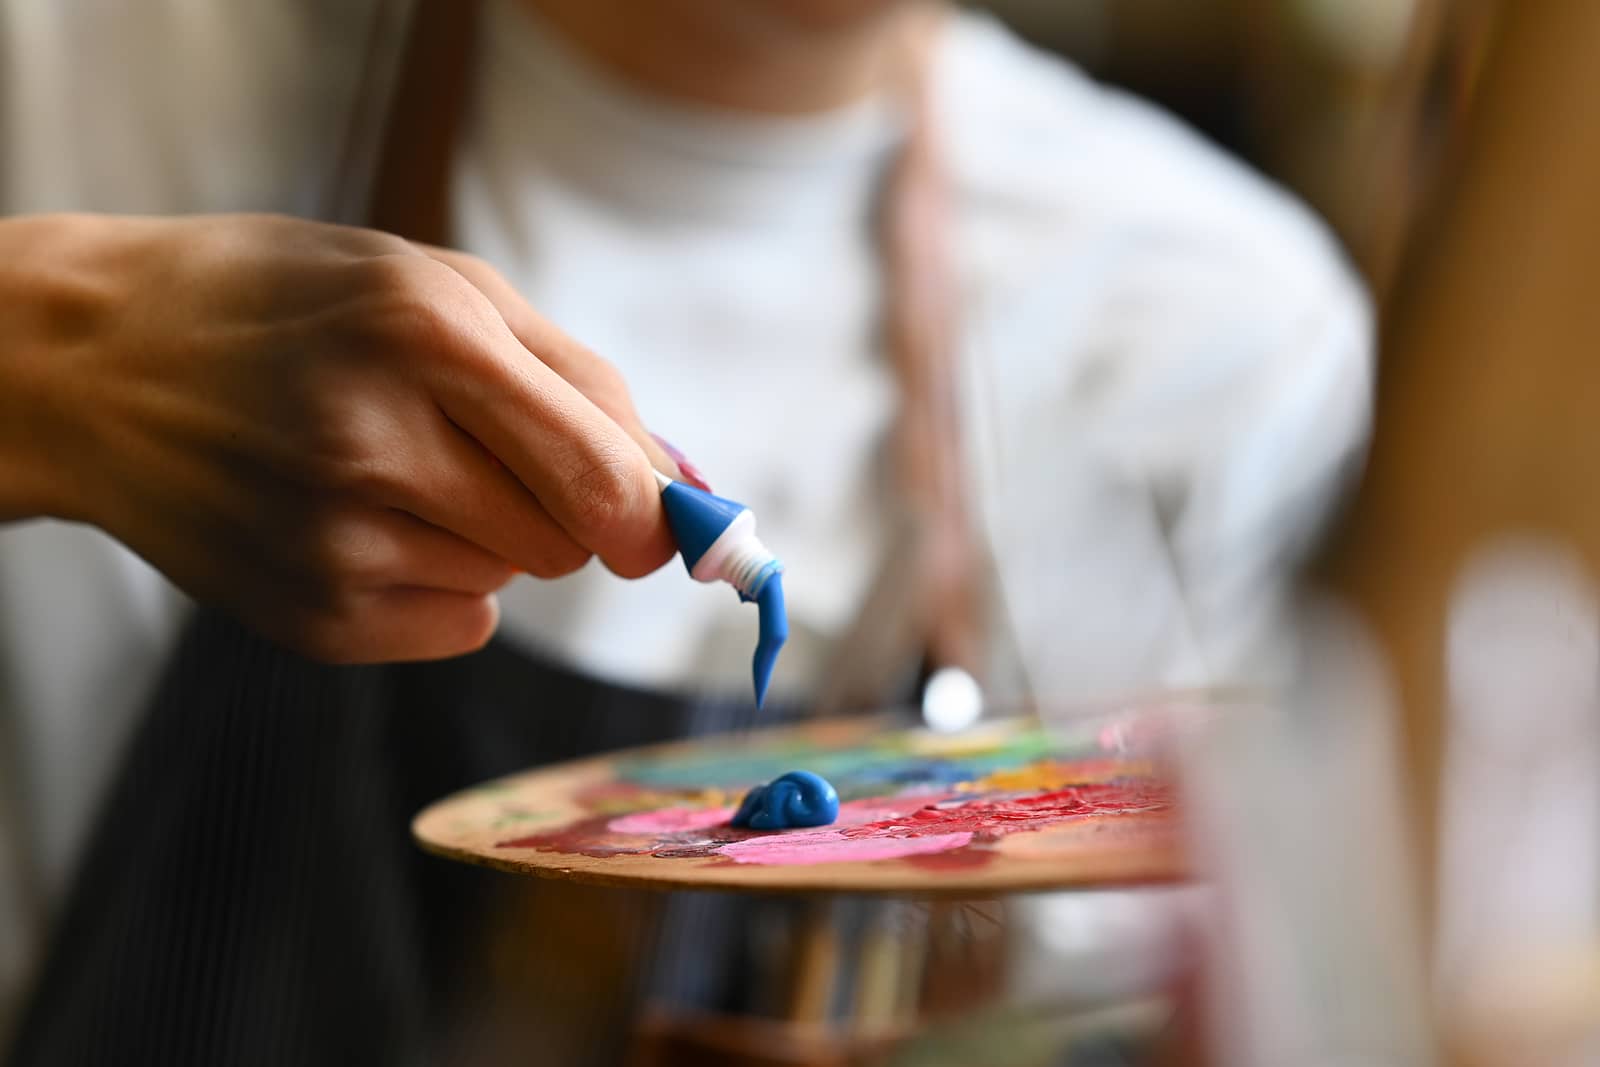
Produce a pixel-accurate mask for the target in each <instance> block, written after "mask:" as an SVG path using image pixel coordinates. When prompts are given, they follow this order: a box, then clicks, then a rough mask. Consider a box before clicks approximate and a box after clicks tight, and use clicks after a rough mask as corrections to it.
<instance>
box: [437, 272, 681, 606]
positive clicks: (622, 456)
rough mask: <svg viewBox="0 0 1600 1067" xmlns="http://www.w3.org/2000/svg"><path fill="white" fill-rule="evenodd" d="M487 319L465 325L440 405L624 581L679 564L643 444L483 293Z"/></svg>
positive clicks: (443, 377)
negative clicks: (535, 349) (541, 354)
mask: <svg viewBox="0 0 1600 1067" xmlns="http://www.w3.org/2000/svg"><path fill="white" fill-rule="evenodd" d="M467 288H469V289H471V294H470V295H469V296H467V297H466V299H468V300H469V301H471V300H474V299H475V300H476V301H477V302H481V304H482V305H483V306H482V307H480V308H479V309H478V310H479V312H480V313H479V314H476V315H472V316H464V317H459V318H457V319H456V321H457V323H458V329H460V336H459V337H458V338H457V341H458V344H457V346H456V347H458V348H459V349H460V355H462V356H463V357H464V358H461V359H456V360H451V361H447V363H446V364H444V365H442V366H448V368H449V369H448V372H447V373H441V374H440V375H438V379H439V380H437V381H436V382H435V383H434V397H435V401H436V403H438V404H439V407H440V409H441V410H442V411H443V412H444V413H445V415H446V416H447V417H448V418H449V419H450V420H451V421H452V422H454V423H455V424H456V425H457V426H459V427H461V429H462V430H464V431H465V432H467V433H469V434H471V435H472V436H473V437H474V438H476V439H477V440H478V441H479V442H480V443H481V444H483V445H484V446H485V447H486V448H488V449H489V451H490V452H492V453H494V455H495V456H496V457H497V458H498V459H499V460H500V461H501V462H502V463H504V464H505V465H506V467H507V468H509V469H510V470H511V472H512V473H513V474H515V475H516V477H517V479H518V480H519V481H521V482H522V484H523V485H525V486H527V488H528V489H529V490H530V491H532V493H533V494H534V495H535V496H536V497H537V498H538V500H539V503H540V504H541V505H542V506H543V507H544V509H545V511H546V512H548V513H549V515H550V516H551V517H552V518H553V519H555V520H556V522H557V523H558V524H560V526H561V527H562V529H564V530H565V531H566V532H567V534H568V535H569V536H570V537H571V538H572V539H573V540H574V541H576V542H577V543H578V544H579V545H581V546H583V547H584V548H585V549H587V550H589V551H590V552H593V553H594V554H595V555H597V556H599V557H600V558H601V560H602V561H604V563H605V564H606V566H607V567H609V568H610V569H611V570H613V571H615V572H616V573H618V574H620V575H622V576H624V577H638V576H640V575H643V574H648V573H649V572H651V571H653V570H655V569H656V568H658V567H660V566H661V565H662V564H663V563H665V562H666V561H667V560H669V559H671V558H672V555H673V553H674V552H675V551H676V547H675V546H674V544H673V541H672V534H671V532H670V531H669V529H668V528H667V522H666V515H665V513H664V512H663V510H662V507H661V495H660V491H659V489H658V488H657V485H656V479H655V472H654V468H653V467H652V466H651V463H650V460H649V459H648V458H647V457H646V455H645V453H644V450H643V449H642V448H641V447H640V445H639V444H638V443H637V442H636V441H634V439H633V438H632V437H630V436H629V435H628V434H627V433H626V432H625V431H624V430H623V429H622V427H621V426H619V425H618V424H617V423H616V422H615V421H614V420H613V419H612V418H611V417H610V416H608V415H607V414H606V413H605V412H603V411H601V410H600V409H599V408H598V407H597V406H595V404H594V403H593V402H592V401H590V400H589V399H588V398H587V397H586V396H584V395H583V393H582V392H580V391H579V390H578V389H577V388H576V387H575V386H573V385H572V384H571V383H570V382H568V381H567V380H566V379H564V378H563V377H562V376H561V375H560V374H558V373H556V371H555V370H553V369H552V368H551V367H549V366H547V365H546V364H545V363H543V362H542V361H541V360H539V359H537V358H535V357H534V356H533V355H532V354H531V353H530V352H529V351H528V350H527V349H526V348H525V347H524V346H523V345H522V344H521V342H520V341H518V339H517V338H516V337H515V336H514V335H513V334H512V332H511V330H510V328H509V327H508V326H507V325H506V323H505V321H504V320H503V319H502V318H501V317H500V315H499V314H498V312H496V311H495V310H494V309H493V307H492V305H490V304H489V301H488V299H487V297H485V296H484V295H483V294H482V293H480V292H479V291H478V290H477V289H476V288H473V287H471V286H467Z"/></svg>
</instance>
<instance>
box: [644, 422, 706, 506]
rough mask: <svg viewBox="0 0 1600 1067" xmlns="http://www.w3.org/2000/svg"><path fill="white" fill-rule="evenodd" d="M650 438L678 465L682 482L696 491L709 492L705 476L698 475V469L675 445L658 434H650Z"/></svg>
mask: <svg viewBox="0 0 1600 1067" xmlns="http://www.w3.org/2000/svg"><path fill="white" fill-rule="evenodd" d="M650 436H651V437H652V438H654V439H655V442H656V444H658V445H660V446H661V450H662V451H663V452H665V453H666V454H667V455H669V456H671V457H672V462H674V463H676V464H677V465H678V471H679V472H680V473H681V474H682V475H683V480H684V481H686V482H688V483H689V484H690V485H692V486H694V487H695V488H696V489H704V490H705V491H706V492H708V493H709V492H711V486H709V485H707V484H706V479H705V475H703V474H701V473H700V468H698V467H696V466H695V465H694V464H693V463H690V462H689V457H688V456H685V455H684V454H683V453H682V452H679V451H678V446H677V445H675V444H673V443H672V442H671V441H668V440H667V439H666V438H665V437H662V436H661V435H660V434H658V433H652V434H651V435H650Z"/></svg>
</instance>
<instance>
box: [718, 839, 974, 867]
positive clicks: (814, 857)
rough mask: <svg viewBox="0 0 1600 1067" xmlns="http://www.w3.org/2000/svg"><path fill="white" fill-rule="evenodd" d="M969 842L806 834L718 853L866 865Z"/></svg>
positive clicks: (794, 862) (743, 859) (788, 862)
mask: <svg viewBox="0 0 1600 1067" xmlns="http://www.w3.org/2000/svg"><path fill="white" fill-rule="evenodd" d="M971 842H972V835H971V834H970V833H960V834H933V835H929V836H927V837H846V836H844V833H843V831H840V830H805V831H800V832H798V833H786V834H785V833H780V834H769V835H767V836H765V837H752V838H750V839H748V840H745V841H734V842H731V843H729V844H726V845H723V846H722V847H721V848H719V849H717V851H718V852H719V853H721V854H722V855H724V856H727V857H728V858H729V859H731V860H733V861H734V862H735V863H760V864H764V865H766V866H769V867H806V866H810V865H812V864H815V863H866V862H869V861H872V860H897V859H903V858H905V857H906V856H926V855H928V854H929V853H932V852H948V851H949V850H950V849H953V848H962V847H964V846H966V845H968V844H970V843H971Z"/></svg>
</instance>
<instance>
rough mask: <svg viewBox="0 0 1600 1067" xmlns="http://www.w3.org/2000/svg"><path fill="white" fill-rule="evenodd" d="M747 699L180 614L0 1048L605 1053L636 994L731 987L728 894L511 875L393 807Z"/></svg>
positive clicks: (624, 1037)
mask: <svg viewBox="0 0 1600 1067" xmlns="http://www.w3.org/2000/svg"><path fill="white" fill-rule="evenodd" d="M753 714H754V712H753V709H752V708H751V706H750V705H749V703H748V702H744V701H739V702H736V703H720V704H719V703H715V702H704V703H690V702H686V701H680V700H675V699H671V698H668V697H664V696H662V695H659V694H655V693H650V692H645V691H641V690H634V689H628V688H623V687H620V686H615V685H609V684H604V683H600V682H597V681H594V680H592V679H587V678H584V677H581V676H579V675H577V674H574V673H572V672H570V671H567V670H564V669H562V668H559V667H555V666H552V665H550V664H548V663H544V662H541V661H539V660H537V659H535V658H534V657H532V656H530V655H527V654H526V653H524V652H523V651H521V650H520V649H518V648H516V647H513V645H512V644H511V643H510V642H507V641H504V640H498V639H497V640H496V641H495V642H494V643H493V644H491V645H490V646H489V647H488V648H486V649H485V650H483V651H482V652H479V653H477V654H475V655H471V656H466V657H463V658H460V659H454V660H448V661H444V662H438V663H426V664H397V665H386V666H368V667H329V666H325V665H321V664H316V663H312V662H310V661H308V660H305V659H303V658H301V657H299V656H296V655H293V654H291V653H289V652H286V651H284V650H282V649H280V648H278V647H276V646H274V645H272V644H270V643H268V642H266V641H264V640H262V639H260V638H258V637H255V636H253V635H252V634H250V633H248V632H247V631H245V630H244V629H242V628H241V627H239V626H238V625H237V624H235V623H233V622H231V621H229V620H227V619H225V618H223V617H221V616H219V615H215V614H202V615H201V616H199V617H198V618H197V619H196V620H195V622H194V623H193V624H192V625H191V626H190V628H189V630H188V631H187V633H186V635H185V637H184V639H183V642H182V644H181V647H180V649H179V651H178V653H177V656H176V658H175V659H174V661H173V663H172V665H171V667H170V669H169V670H168V671H167V673H166V675H165V677H164V679H163V681H162V683H161V685H160V687H159V690H158V693H157V696H156V699H155V702H154V704H153V706H152V707H151V709H150V712H149V714H148V715H147V716H146V717H145V719H144V721H143V723H142V725H141V728H140V729H139V731H138V733H137V734H136V735H135V737H134V739H133V742H132V746H131V748H130V750H129V752H128V755H127V759H126V761H125V764H124V767H123V769H122V773H121V775H120V777H119V778H118V779H117V781H116V783H115V785H114V787H113V789H112V791H111V792H110V794H109V795H108V798H107V803H106V805H105V808H104V810H103V812H102V815H101V818H100V820H99V823H98V825H97V827H96V829H95V832H94V833H93V835H92V837H91V839H90V842H89V845H88V848H87V850H86V852H85V854H84V857H83V861H82V863H81V865H80V867H79V870H78V873H77V878H76V882H75V884H74V887H73V889H72V892H71V894H70V897H69V899H68V901H67V904H66V907H65V908H64V910H63V911H62V913H61V915H60V921H59V925H58V926H57V928H56V930H55V932H54V938H53V943H52V944H51V946H50V951H49V953H48V956H47V960H48V962H47V964H46V966H45V968H44V970H43V972H42V974H41V975H40V981H39V982H38V983H37V986H36V988H35V990H34V992H33V996H32V1000H31V1003H30V1005H29V1006H28V1008H27V1010H26V1011H25V1012H24V1016H23V1022H22V1025H21V1028H20V1030H19V1032H18V1035H17V1039H16V1042H15V1045H14V1047H13V1050H12V1053H11V1059H10V1062H11V1063H12V1064H13V1065H15V1067H36V1065H37V1067H46V1065H48V1067H71V1065H77V1064H95V1065H99V1064H142V1063H151V1064H164V1065H181V1064H241V1065H242V1064H262V1065H267V1064H273V1065H282V1064H296V1065H312V1064H364V1063H372V1064H411V1063H417V1064H424V1063H426V1064H434V1063H445V1062H458V1063H503V1062H515V1063H552V1064H562V1065H566V1064H582V1063H597V1064H598V1063H614V1062H617V1061H618V1060H619V1059H620V1058H621V1057H622V1056H623V1054H624V1050H625V1047H626V1044H627V1041H628V1034H629V1031H630V1030H631V1029H632V1022H633V1020H634V1018H635V1016H636V1015H637V1009H638V1007H639V1006H640V1005H641V1004H642V1003H643V1002H644V1000H645V999H646V998H649V999H650V1000H652V1001H661V1000H665V1001H668V1002H670V1003H672V1004H674V1005H676V1006H678V1007H688V1008H744V1007H748V1006H749V1001H750V997H749V996H748V995H746V994H747V993H748V984H747V983H746V982H745V981H744V979H743V978H741V974H740V971H741V962H740V961H741V957H742V951H741V946H744V945H746V943H747V941H746V939H745V938H743V937H741V936H740V927H741V925H742V924H744V923H747V922H749V921H751V915H750V912H749V911H748V908H749V907H751V906H753V904H754V902H753V901H749V900H745V899H743V898H738V897H733V896H727V895H714V896H697V897H694V898H690V897H678V898H667V897H662V896H658V895H652V894H646V893H640V892H632V891H623V890H600V889H594V888H575V887H563V886H559V885H555V884H549V883H539V882H535V881H534V880H532V879H524V878H519V877H515V876H510V875H505V874H500V873H496V872H491V871H487V870H483V869H479V868H474V867H468V866H464V865H460V864H456V863H451V862H447V861H444V860H441V859H437V858H435V857H432V856H429V855H426V854H424V853H423V852H421V851H420V850H419V849H418V848H417V847H416V846H415V845H414V844H413V843H412V841H411V838H410V834H409V829H408V828H409V824H410V820H411V818H412V816H413V815H414V814H415V813H416V812H417V811H418V810H419V809H420V808H422V807H423V806H425V805H426V804H428V803H429V802H431V801H433V800H435V799H437V798H439V797H441V796H443V795H445V794H447V793H450V792H452V791H455V790H458V789H461V788H463V787H465V786H468V785H471V784H473V783H476V782H479V781H482V780H484V779H486V778H491V777H495V776H498V775H502V774H506V773H510V772H512V771H515V770H519V769H522V768H525V767H528V766H533V765H537V764H543V763H550V762H554V761H558V760H564V759H571V758H575V757H580V756H587V755H592V754H595V753H598V752H601V751H604V750H607V749H612V748H617V747H621V746H627V745H635V744H645V743H649V742H655V741H662V740H668V739H672V738H678V737H682V736H685V735H693V734H700V733H705V732H708V731H717V730H726V729H737V728H740V727H742V726H745V725H747V724H748V723H749V720H750V719H751V717H752V716H753ZM761 714H762V719H763V721H764V722H765V721H776V719H778V718H782V717H786V716H785V715H784V713H783V712H782V711H775V710H774V709H771V708H769V709H768V710H767V711H764V712H762V713H761ZM575 955H576V956H578V957H580V958H579V959H577V960H576V961H574V959H573V958H572V957H573V956H575ZM535 1038H537V1041H538V1044H535V1045H532V1046H529V1045H527V1044H524V1042H525V1041H531V1040H534V1039H535ZM518 1049H520V1054H517V1050H518Z"/></svg>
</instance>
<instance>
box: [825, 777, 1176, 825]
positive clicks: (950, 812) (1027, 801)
mask: <svg viewBox="0 0 1600 1067" xmlns="http://www.w3.org/2000/svg"><path fill="white" fill-rule="evenodd" d="M1171 803H1172V790H1171V788H1170V787H1168V786H1166V785H1163V784H1160V783H1155V782H1140V781H1135V782H1094V783H1090V784H1087V785H1070V786H1067V787H1065V788H1063V789H1054V790H1051V791H1050V792H1048V793H1033V794H1029V795H1027V796H1005V795H1001V796H995V797H979V798H977V799H975V800H968V801H964V802H960V803H944V804H929V805H927V806H926V807H923V808H920V809H918V810H917V811H914V812H912V813H911V814H910V815H907V816H903V817H901V818H898V819H895V818H890V819H883V820H881V821H879V822H869V823H863V824H862V825H860V826H847V827H845V828H844V829H843V830H841V831H840V833H841V834H843V835H844V836H845V837H862V836H869V835H870V836H879V835H883V836H888V837H922V836H924V835H926V834H955V833H962V832H968V833H973V834H984V835H987V836H989V837H991V838H993V837H995V836H1001V837H1003V836H1005V835H1006V834H1014V833H1018V832H1022V831H1029V830H1041V829H1043V828H1044V827H1046V826H1049V825H1050V824H1052V823H1057V822H1061V821H1062V820H1064V819H1078V818H1082V817H1084V816H1086V815H1119V814H1123V813H1125V812H1135V811H1159V810H1162V809H1164V808H1167V807H1169V806H1171Z"/></svg>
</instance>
